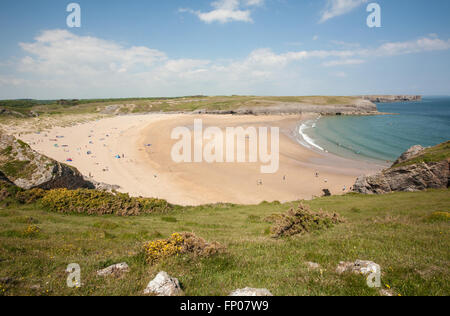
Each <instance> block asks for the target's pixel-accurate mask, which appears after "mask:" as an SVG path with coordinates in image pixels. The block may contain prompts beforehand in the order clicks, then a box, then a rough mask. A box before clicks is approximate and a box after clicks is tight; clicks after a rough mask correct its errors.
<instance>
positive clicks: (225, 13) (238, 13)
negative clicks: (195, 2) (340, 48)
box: [179, 0, 264, 23]
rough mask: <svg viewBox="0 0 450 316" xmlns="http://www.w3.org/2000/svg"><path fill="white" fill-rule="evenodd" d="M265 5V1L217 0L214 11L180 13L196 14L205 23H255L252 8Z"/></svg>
mask: <svg viewBox="0 0 450 316" xmlns="http://www.w3.org/2000/svg"><path fill="white" fill-rule="evenodd" d="M263 4H264V0H217V1H214V2H212V3H211V6H212V7H213V10H211V11H208V12H202V11H195V10H192V9H185V8H183V9H180V10H179V11H180V12H189V13H192V14H195V15H196V16H197V17H198V18H199V19H200V20H201V21H203V22H205V23H213V22H219V23H228V22H233V21H239V22H247V23H250V22H253V19H252V18H251V13H252V12H251V8H252V7H258V6H261V5H263Z"/></svg>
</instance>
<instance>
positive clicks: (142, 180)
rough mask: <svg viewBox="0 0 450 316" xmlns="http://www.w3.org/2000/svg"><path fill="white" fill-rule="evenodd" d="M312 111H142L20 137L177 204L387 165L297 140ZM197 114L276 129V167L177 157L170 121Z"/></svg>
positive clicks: (276, 192)
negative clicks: (179, 159) (178, 160)
mask: <svg viewBox="0 0 450 316" xmlns="http://www.w3.org/2000/svg"><path fill="white" fill-rule="evenodd" d="M313 117H315V115H288V116H283V115H270V116H249V115H189V114H145V115H125V116H117V117H112V118H104V119H101V120H97V121H92V122H87V123H82V124H78V125H75V126H71V127H64V128H62V127H54V128H51V129H49V130H47V131H43V132H40V133H33V134H26V135H22V136H21V139H22V140H23V141H25V142H27V143H28V144H30V146H31V147H32V148H33V149H35V150H37V151H38V152H40V153H42V154H45V155H47V156H49V157H51V158H53V159H55V160H58V161H60V162H64V163H66V164H69V165H71V166H74V167H76V168H77V169H78V170H79V171H80V172H81V173H82V174H83V175H85V176H86V177H89V178H90V179H92V180H95V181H98V182H103V183H107V184H111V185H118V186H120V189H119V191H120V192H124V193H129V194H130V195H132V196H143V197H155V198H161V199H166V200H168V201H169V202H170V203H174V204H180V205H200V204H210V203H240V204H258V203H260V202H263V201H269V202H270V201H280V202H285V201H292V200H299V199H311V198H313V197H315V196H322V195H323V190H324V189H328V190H330V192H331V193H332V194H343V193H347V192H348V191H349V190H350V188H351V186H352V185H353V184H354V182H355V180H356V178H357V177H358V176H360V175H362V174H370V173H374V172H376V171H379V170H380V169H382V168H384V167H385V166H384V165H382V164H374V163H367V162H364V161H358V160H351V159H347V158H342V157H338V156H335V155H332V154H330V153H324V152H319V151H315V150H313V149H308V148H306V147H304V146H301V145H300V144H299V142H298V133H297V131H296V128H297V126H298V124H299V122H301V121H303V120H308V119H311V118H313ZM195 119H202V120H203V124H204V126H205V128H206V127H208V126H215V127H219V128H226V127H235V126H241V127H243V128H247V127H249V126H254V127H262V126H267V127H279V128H280V161H279V163H280V167H279V170H278V171H277V172H276V173H274V174H261V172H260V164H259V163H248V162H246V163H220V164H218V163H207V162H202V163H175V162H173V160H172V158H171V150H172V147H173V145H174V144H175V143H176V140H173V139H171V133H172V131H173V129H174V128H176V127H180V126H185V127H188V128H189V127H190V126H192V125H193V123H194V120H195Z"/></svg>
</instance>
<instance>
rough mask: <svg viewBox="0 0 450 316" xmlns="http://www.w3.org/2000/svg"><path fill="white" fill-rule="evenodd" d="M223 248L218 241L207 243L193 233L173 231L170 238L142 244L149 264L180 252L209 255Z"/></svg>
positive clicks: (202, 255)
mask: <svg viewBox="0 0 450 316" xmlns="http://www.w3.org/2000/svg"><path fill="white" fill-rule="evenodd" d="M224 250H225V247H223V246H222V245H220V244H219V243H217V242H213V243H208V242H206V241H205V240H204V239H203V238H200V237H197V236H196V235H195V234H193V233H174V234H172V236H170V238H167V239H159V240H154V241H150V242H147V243H145V244H144V246H143V252H144V255H145V259H146V262H147V263H149V264H154V263H155V262H157V261H159V260H161V259H164V258H168V257H172V256H178V255H180V254H192V255H194V256H196V257H198V256H201V257H209V256H212V255H215V254H218V253H219V252H222V251H224Z"/></svg>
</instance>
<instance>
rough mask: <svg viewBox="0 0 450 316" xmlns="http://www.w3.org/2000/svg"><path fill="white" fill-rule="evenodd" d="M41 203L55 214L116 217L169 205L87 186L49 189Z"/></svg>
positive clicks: (163, 207) (162, 209)
mask: <svg viewBox="0 0 450 316" xmlns="http://www.w3.org/2000/svg"><path fill="white" fill-rule="evenodd" d="M42 205H43V206H44V207H46V208H48V209H49V210H50V211H53V212H58V213H65V214H70V213H76V214H88V215H106V214H113V215H118V216H136V215H140V214H148V213H154V212H165V211H168V210H170V209H171V208H172V206H171V205H170V204H169V203H167V201H165V200H158V199H144V198H133V197H130V196H129V195H128V194H124V193H109V192H103V191H97V190H88V189H78V190H73V191H70V190H67V189H57V190H52V191H49V192H48V193H47V194H46V195H45V196H44V198H43V199H42Z"/></svg>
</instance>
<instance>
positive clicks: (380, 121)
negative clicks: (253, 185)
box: [300, 97, 450, 161]
mask: <svg viewBox="0 0 450 316" xmlns="http://www.w3.org/2000/svg"><path fill="white" fill-rule="evenodd" d="M377 106H378V110H379V111H380V112H387V113H397V114H398V115H380V116H342V117H339V116H337V117H322V118H320V119H318V120H315V121H309V122H307V123H305V124H303V125H302V126H301V127H300V134H302V135H303V140H302V143H303V144H305V145H307V146H310V147H312V148H315V149H317V150H326V151H329V152H331V153H334V154H337V155H340V156H345V157H351V158H357V159H364V160H379V161H380V160H381V161H394V160H395V159H396V158H397V157H398V156H400V154H402V153H403V152H404V151H405V150H407V149H408V148H410V147H411V146H413V145H422V146H434V145H437V144H439V143H442V142H445V141H448V140H450V97H426V98H424V99H423V101H421V102H404V103H383V104H377Z"/></svg>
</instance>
